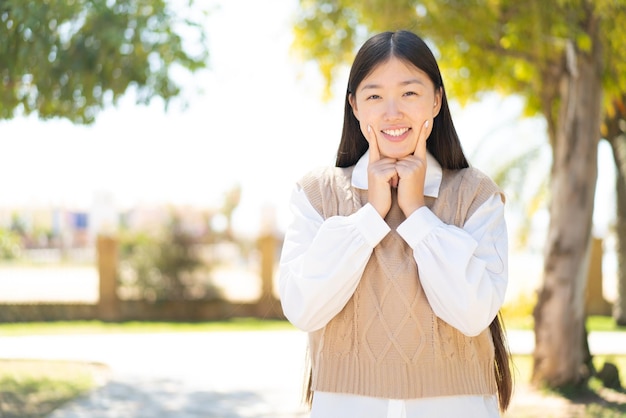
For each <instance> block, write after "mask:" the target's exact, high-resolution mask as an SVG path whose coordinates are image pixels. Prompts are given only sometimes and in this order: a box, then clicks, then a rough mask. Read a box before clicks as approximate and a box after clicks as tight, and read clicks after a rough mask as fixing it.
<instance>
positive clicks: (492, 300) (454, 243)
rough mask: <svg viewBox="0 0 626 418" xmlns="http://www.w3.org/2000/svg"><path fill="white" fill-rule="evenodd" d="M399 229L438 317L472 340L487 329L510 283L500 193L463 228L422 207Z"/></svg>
mask: <svg viewBox="0 0 626 418" xmlns="http://www.w3.org/2000/svg"><path fill="white" fill-rule="evenodd" d="M397 231H398V233H399V234H400V235H401V236H402V238H404V240H405V241H406V242H407V243H408V244H409V245H410V246H411V248H412V249H413V255H414V257H415V261H416V263H417V268H418V271H419V276H420V281H421V284H422V287H423V289H424V292H425V294H426V297H427V298H428V302H429V303H430V305H431V307H432V309H433V311H434V312H435V314H436V315H437V316H438V317H440V318H441V319H442V320H444V321H446V322H447V323H448V324H450V325H452V326H453V327H455V328H457V329H458V330H460V331H461V332H462V333H464V334H466V335H469V336H473V335H478V334H479V333H481V332H482V331H483V330H484V329H485V328H487V327H488V326H489V324H490V323H491V321H492V320H493V319H494V318H495V316H496V314H497V313H498V310H499V309H500V307H501V306H502V303H503V302H504V295H505V292H506V287H507V282H508V241H507V240H508V238H507V228H506V222H505V219H504V203H503V202H502V199H501V197H500V195H499V194H494V195H493V196H492V197H491V198H490V199H489V200H487V201H486V202H485V203H483V204H482V205H481V206H480V207H479V208H478V209H477V210H476V212H475V213H474V214H473V215H472V216H471V217H470V218H469V219H468V220H467V221H466V222H465V225H464V226H463V228H462V229H461V228H458V227H456V226H454V225H447V224H445V223H443V222H442V221H441V220H440V219H439V218H438V217H437V216H436V215H435V214H434V213H433V212H431V211H430V209H428V208H426V207H422V208H420V209H418V210H417V211H415V212H414V213H413V214H411V216H410V217H409V218H408V219H406V220H405V221H404V222H403V223H402V224H401V225H400V226H399V227H398V229H397Z"/></svg>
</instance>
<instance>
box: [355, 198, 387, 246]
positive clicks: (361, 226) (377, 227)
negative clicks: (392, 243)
mask: <svg viewBox="0 0 626 418" xmlns="http://www.w3.org/2000/svg"><path fill="white" fill-rule="evenodd" d="M350 218H352V219H353V221H354V226H355V227H356V229H357V230H358V231H359V232H360V233H361V235H362V236H363V239H364V240H365V242H367V243H368V244H369V245H370V246H371V247H372V248H374V247H376V246H377V245H378V243H380V241H382V239H383V238H385V235H387V234H388V233H389V231H390V230H391V228H389V225H387V222H385V220H384V219H383V218H381V216H380V214H379V213H378V211H376V209H375V208H374V206H372V205H371V204H370V203H367V204H365V206H363V207H362V208H361V209H359V210H358V211H356V212H355V213H353V214H352V215H350Z"/></svg>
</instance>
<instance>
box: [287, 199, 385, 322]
mask: <svg viewBox="0 0 626 418" xmlns="http://www.w3.org/2000/svg"><path fill="white" fill-rule="evenodd" d="M291 208H292V212H293V215H294V219H293V221H292V223H291V225H290V226H289V228H288V230H287V232H286V235H285V242H284V244H283V249H282V253H281V257H280V266H279V291H280V299H281V303H282V307H283V312H284V313H285V316H286V317H287V319H289V321H290V322H291V323H293V324H294V325H295V326H296V327H298V328H300V329H302V330H304V331H315V330H317V329H320V328H322V327H324V326H325V325H326V324H327V323H328V321H330V320H331V319H332V318H333V317H334V316H335V315H337V313H339V312H340V311H341V309H343V307H344V306H345V305H346V303H347V302H348V300H349V299H350V297H352V294H353V293H354V290H355V289H356V287H357V285H358V283H359V280H360V279H361V274H362V273H363V270H364V269H365V265H366V264H367V262H368V260H369V257H370V255H371V254H372V250H373V248H374V247H375V246H376V245H377V244H378V243H379V242H380V241H381V240H382V239H383V237H384V236H385V235H386V234H387V233H388V232H389V226H388V225H387V224H386V223H385V221H384V220H383V219H382V218H381V217H380V215H378V212H376V210H375V209H374V208H373V207H372V206H371V205H370V204H367V205H365V206H363V207H362V208H361V209H359V210H358V211H357V212H355V213H354V214H352V215H349V216H333V217H330V218H328V219H326V220H324V219H323V218H322V217H321V216H320V214H319V213H318V212H317V211H316V210H315V209H314V208H313V206H311V204H310V203H309V201H308V200H307V198H306V195H305V193H304V191H303V190H301V189H299V188H297V189H296V190H294V192H293V194H292V198H291Z"/></svg>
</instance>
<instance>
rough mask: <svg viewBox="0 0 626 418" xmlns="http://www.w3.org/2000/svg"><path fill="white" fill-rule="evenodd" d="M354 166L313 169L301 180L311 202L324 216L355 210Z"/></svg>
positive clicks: (300, 184) (299, 182)
mask: <svg viewBox="0 0 626 418" xmlns="http://www.w3.org/2000/svg"><path fill="white" fill-rule="evenodd" d="M353 169H354V167H348V168H341V167H325V168H319V169H316V170H312V171H310V172H308V173H307V174H305V175H304V176H303V177H302V178H301V179H300V181H298V187H300V188H301V189H302V190H303V191H304V194H305V195H306V197H307V199H308V201H309V203H311V205H312V206H313V207H314V208H315V209H316V210H317V211H318V213H319V214H320V215H322V217H324V218H327V217H329V216H332V215H338V214H349V213H353V212H354V208H355V203H354V200H355V199H354V193H353V191H352V170H353Z"/></svg>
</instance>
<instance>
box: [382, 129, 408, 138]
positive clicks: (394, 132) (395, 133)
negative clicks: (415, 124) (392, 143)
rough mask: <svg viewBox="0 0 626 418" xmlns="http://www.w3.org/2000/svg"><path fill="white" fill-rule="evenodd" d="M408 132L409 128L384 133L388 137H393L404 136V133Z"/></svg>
mask: <svg viewBox="0 0 626 418" xmlns="http://www.w3.org/2000/svg"><path fill="white" fill-rule="evenodd" d="M408 130H409V128H402V129H388V130H383V132H384V133H386V134H387V135H391V136H400V135H402V134H403V133H405V132H406V131H408Z"/></svg>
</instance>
